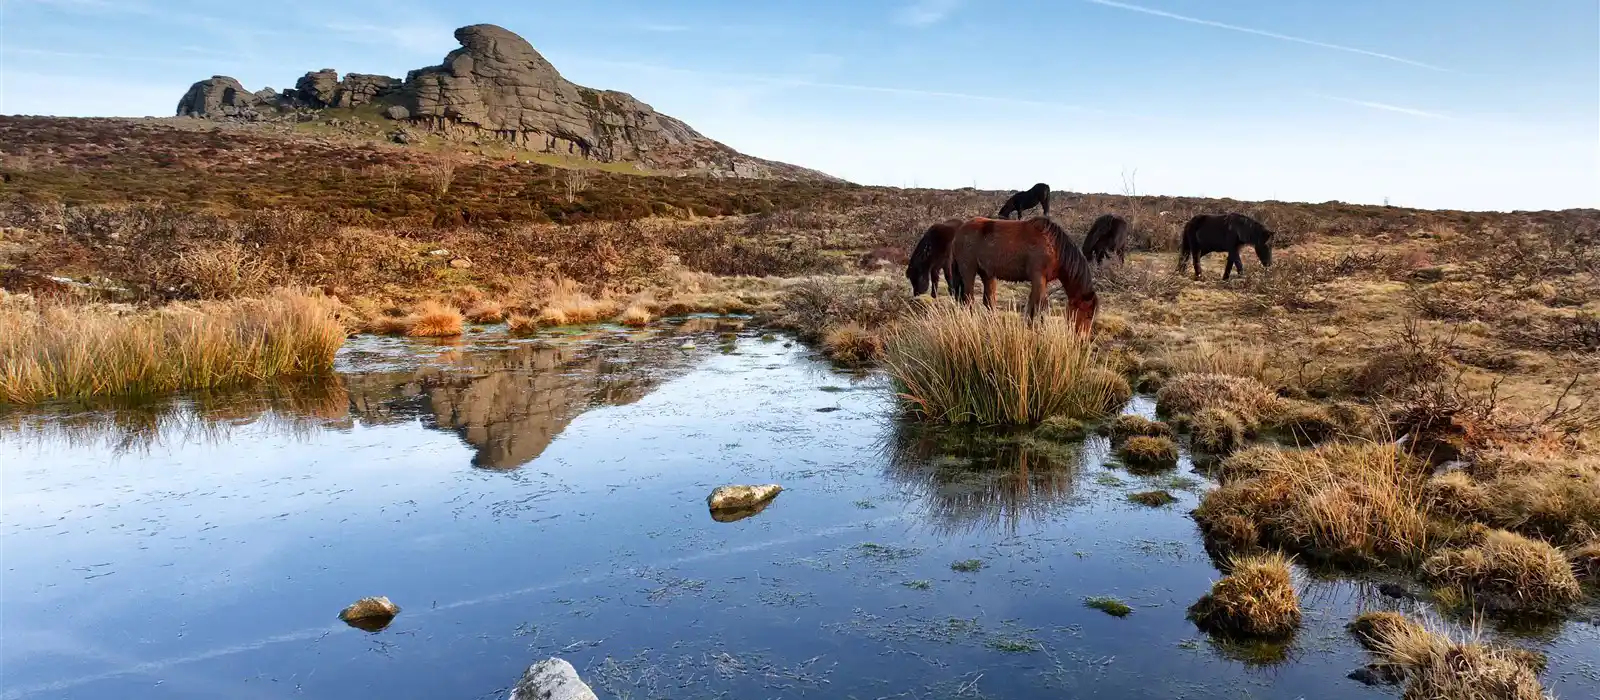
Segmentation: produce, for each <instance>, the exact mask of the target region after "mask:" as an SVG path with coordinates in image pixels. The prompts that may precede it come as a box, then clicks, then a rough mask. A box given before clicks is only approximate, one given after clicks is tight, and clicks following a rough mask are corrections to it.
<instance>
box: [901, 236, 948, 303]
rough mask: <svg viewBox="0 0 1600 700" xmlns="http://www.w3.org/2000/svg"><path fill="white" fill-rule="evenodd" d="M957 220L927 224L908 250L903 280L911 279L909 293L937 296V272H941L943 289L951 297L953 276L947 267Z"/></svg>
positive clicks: (912, 294)
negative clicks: (909, 258)
mask: <svg viewBox="0 0 1600 700" xmlns="http://www.w3.org/2000/svg"><path fill="white" fill-rule="evenodd" d="M961 223H962V221H961V220H960V219H947V220H945V221H941V222H939V223H937V224H934V225H932V226H929V227H928V230H927V231H926V232H924V233H923V234H922V238H921V239H919V240H918V241H917V247H916V248H913V249H912V250H911V261H910V262H908V263H906V279H909V280H911V296H917V295H919V294H922V293H923V292H927V293H928V294H929V295H930V296H933V297H938V296H939V273H940V272H943V273H944V284H945V288H946V289H948V290H949V291H950V295H951V296H955V294H956V276H955V273H954V272H953V271H952V270H951V259H950V244H951V241H953V240H955V237H956V229H958V228H960V227H961Z"/></svg>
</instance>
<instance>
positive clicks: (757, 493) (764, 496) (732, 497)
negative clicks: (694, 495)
mask: <svg viewBox="0 0 1600 700" xmlns="http://www.w3.org/2000/svg"><path fill="white" fill-rule="evenodd" d="M782 490H783V487H782V486H779V485H777V484H767V485H765V486H744V485H739V486H718V487H717V490H715V491H712V492H711V495H710V496H707V497H706V505H708V506H711V510H724V509H728V508H752V507H755V506H756V505H758V504H761V503H765V502H767V501H770V500H772V499H773V497H775V496H777V495H778V492H779V491H782Z"/></svg>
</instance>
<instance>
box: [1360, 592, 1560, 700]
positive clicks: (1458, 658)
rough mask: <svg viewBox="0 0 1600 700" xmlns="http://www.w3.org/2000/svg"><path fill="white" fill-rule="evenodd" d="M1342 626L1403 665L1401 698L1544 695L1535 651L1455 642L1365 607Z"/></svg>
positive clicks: (1538, 698)
mask: <svg viewBox="0 0 1600 700" xmlns="http://www.w3.org/2000/svg"><path fill="white" fill-rule="evenodd" d="M1348 629H1349V630H1350V633H1351V634H1352V635H1354V636H1355V638H1356V641H1357V642H1359V643H1360V644H1361V645H1362V646H1363V647H1365V648H1366V649H1367V650H1368V651H1371V652H1372V653H1373V654H1374V655H1376V656H1378V657H1379V658H1380V659H1382V660H1383V661H1384V662H1385V663H1388V664H1393V665H1395V666H1398V667H1400V668H1401V669H1403V670H1404V673H1405V676H1406V679H1407V681H1406V688H1405V692H1404V695H1403V696H1402V697H1403V698H1405V700H1546V698H1547V696H1546V695H1545V693H1544V688H1543V686H1542V685H1540V683H1539V677H1538V673H1539V671H1540V670H1541V669H1542V667H1543V666H1544V661H1543V658H1542V656H1541V655H1539V654H1536V653H1532V652H1527V651H1523V650H1519V649H1508V648H1502V647H1491V646H1488V645H1486V644H1482V643H1480V642H1476V641H1457V640H1454V639H1452V638H1450V636H1448V635H1446V634H1444V633H1442V632H1435V631H1433V630H1430V629H1428V628H1427V627H1425V626H1423V625H1422V624H1420V623H1418V622H1415V621H1413V620H1411V619H1409V618H1407V617H1405V616H1404V615H1401V614H1399V613H1393V612H1368V613H1363V614H1362V615H1361V616H1359V617H1357V618H1356V619H1355V621H1353V622H1351V623H1350V625H1349V627H1348Z"/></svg>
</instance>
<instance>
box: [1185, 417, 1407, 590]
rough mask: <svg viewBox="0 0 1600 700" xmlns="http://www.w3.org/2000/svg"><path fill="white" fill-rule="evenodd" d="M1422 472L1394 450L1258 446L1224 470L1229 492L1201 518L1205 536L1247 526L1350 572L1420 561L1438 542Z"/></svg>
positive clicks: (1213, 498) (1214, 495)
mask: <svg viewBox="0 0 1600 700" xmlns="http://www.w3.org/2000/svg"><path fill="white" fill-rule="evenodd" d="M1421 471H1422V470H1421V468H1419V466H1418V465H1416V464H1415V463H1414V462H1413V461H1412V460H1411V459H1410V458H1409V457H1408V456H1407V455H1406V454H1405V453H1404V452H1402V451H1401V450H1400V449H1399V448H1397V447H1395V446H1393V445H1388V444H1365V443H1363V444H1353V443H1334V444H1330V445H1325V446H1323V447H1319V448H1317V449H1314V450H1287V449H1276V448H1264V447H1257V448H1251V449H1247V450H1243V451H1241V452H1238V453H1236V454H1235V455H1233V456H1232V457H1229V458H1228V459H1227V460H1225V461H1224V462H1223V463H1222V465H1221V466H1220V468H1219V477H1220V478H1221V479H1222V480H1223V485H1222V486H1221V487H1219V488H1217V489H1214V490H1212V491H1211V492H1209V493H1207V494H1206V496H1205V498H1203V499H1202V500H1201V502H1200V507H1199V508H1198V509H1196V511H1195V518H1196V520H1197V521H1198V522H1199V523H1200V525H1201V527H1202V528H1203V529H1206V530H1208V531H1209V530H1211V529H1215V528H1224V527H1225V528H1227V529H1228V530H1238V529H1239V528H1238V526H1237V524H1236V523H1235V522H1234V521H1233V519H1232V518H1231V517H1230V516H1239V517H1243V518H1245V519H1248V520H1249V521H1251V522H1252V523H1254V524H1255V526H1256V527H1257V528H1259V530H1260V532H1261V534H1262V536H1263V538H1264V539H1265V540H1266V541H1270V542H1273V543H1275V544H1277V545H1279V546H1281V547H1284V548H1286V549H1288V550H1290V551H1293V552H1297V553H1301V554H1304V555H1307V556H1309V557H1311V558H1314V559H1317V560H1321V561H1326V562H1330V563H1338V564H1345V565H1351V566H1371V565H1379V566H1382V565H1399V566H1410V565H1414V564H1416V563H1417V562H1419V561H1420V560H1421V559H1422V557H1423V554H1424V553H1425V552H1427V551H1428V548H1429V545H1430V543H1431V540H1432V534H1431V530H1430V528H1429V519H1428V514H1427V513H1428V511H1427V506H1426V503H1425V502H1424V499H1423V489H1422V478H1421V476H1420V473H1421Z"/></svg>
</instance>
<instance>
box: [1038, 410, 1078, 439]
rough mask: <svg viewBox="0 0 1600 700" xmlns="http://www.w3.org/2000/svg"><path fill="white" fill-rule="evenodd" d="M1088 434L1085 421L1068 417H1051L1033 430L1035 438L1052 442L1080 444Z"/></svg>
mask: <svg viewBox="0 0 1600 700" xmlns="http://www.w3.org/2000/svg"><path fill="white" fill-rule="evenodd" d="M1088 434H1089V432H1088V430H1087V429H1086V428H1084V426H1083V421H1080V420H1078V419H1076V418H1068V417H1066V416H1051V417H1049V418H1046V419H1045V420H1044V422H1043V423H1040V424H1039V427H1037V428H1034V429H1033V435H1034V437H1037V438H1039V439H1041V440H1048V441H1050V442H1078V441H1079V440H1082V439H1083V438H1084V437H1085V436H1087V435H1088Z"/></svg>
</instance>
